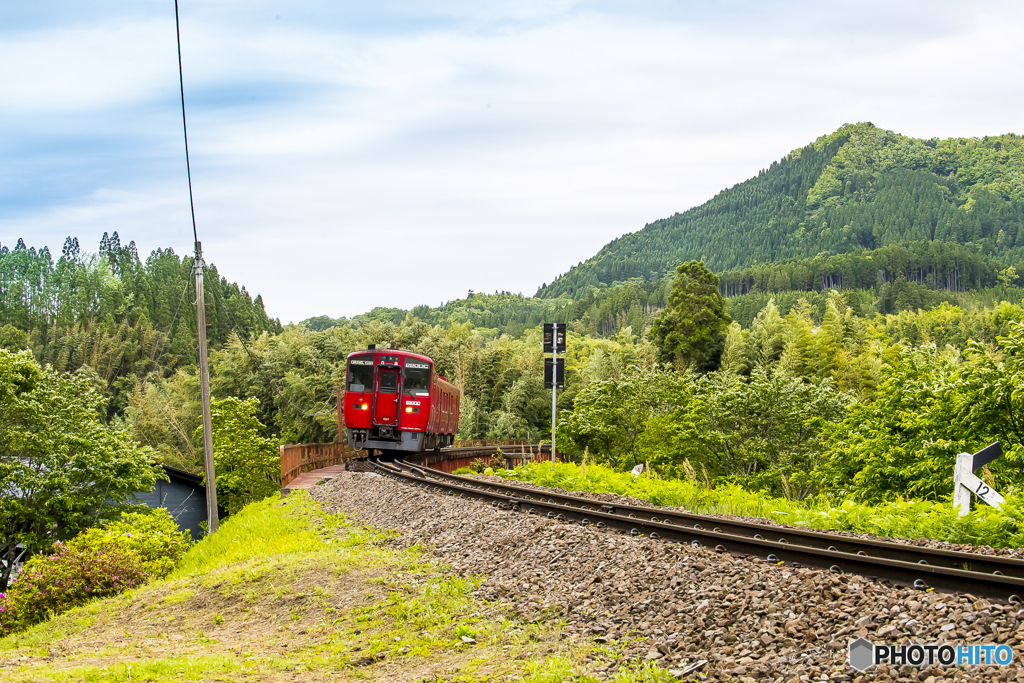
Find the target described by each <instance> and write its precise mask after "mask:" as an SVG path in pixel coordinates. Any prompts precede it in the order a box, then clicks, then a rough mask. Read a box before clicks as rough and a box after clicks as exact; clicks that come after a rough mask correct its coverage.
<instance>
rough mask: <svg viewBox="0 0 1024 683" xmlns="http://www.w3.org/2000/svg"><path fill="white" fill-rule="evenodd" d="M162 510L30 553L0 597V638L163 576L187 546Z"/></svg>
mask: <svg viewBox="0 0 1024 683" xmlns="http://www.w3.org/2000/svg"><path fill="white" fill-rule="evenodd" d="M191 542H192V541H191V538H190V537H189V535H188V534H186V533H182V532H180V531H178V528H177V526H176V525H175V524H174V520H173V519H172V518H171V516H170V514H169V513H168V512H167V511H166V510H163V509H159V510H155V511H153V512H151V513H143V514H139V513H125V514H122V515H121V519H120V520H119V521H117V522H111V523H110V524H108V525H107V526H105V527H103V528H102V529H88V530H87V531H85V532H83V533H81V534H79V535H78V536H76V537H75V538H73V539H71V540H70V541H68V542H67V543H60V542H57V543H54V544H53V550H54V552H53V554H52V555H43V554H39V555H35V556H33V557H32V559H30V560H29V561H28V562H26V563H25V566H24V568H23V569H22V571H21V573H20V574H18V576H17V577H16V578H14V579H13V580H12V581H11V582H10V584H9V585H8V588H7V593H6V594H3V593H0V635H7V634H8V633H11V632H13V631H17V630H21V629H23V628H27V627H29V626H31V625H33V624H37V623H39V622H41V621H45V620H46V619H49V618H50V617H51V616H54V615H57V614H60V613H62V612H65V611H67V610H69V609H71V608H72V607H77V606H78V605H82V604H85V603H86V602H88V601H89V600H92V599H93V598H102V597H107V596H110V595H117V594H118V593H122V592H124V591H126V590H128V589H130V588H135V587H136V586H140V585H142V584H143V583H145V582H147V581H149V580H150V579H157V578H162V577H164V576H166V575H167V574H168V573H170V571H171V570H172V569H173V568H174V565H175V564H177V562H178V560H179V559H180V558H181V556H182V555H184V554H185V551H186V550H187V549H188V547H189V545H190V544H191Z"/></svg>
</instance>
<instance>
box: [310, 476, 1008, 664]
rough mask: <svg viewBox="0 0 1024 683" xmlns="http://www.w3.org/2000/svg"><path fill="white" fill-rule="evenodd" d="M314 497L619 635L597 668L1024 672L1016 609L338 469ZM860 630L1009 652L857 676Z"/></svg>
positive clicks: (486, 588) (502, 589)
mask: <svg viewBox="0 0 1024 683" xmlns="http://www.w3.org/2000/svg"><path fill="white" fill-rule="evenodd" d="M311 495H312V496H313V497H314V498H316V499H317V500H319V501H321V502H323V503H325V504H326V505H327V506H328V507H329V508H331V509H333V510H338V511H343V512H345V513H347V514H349V515H351V516H354V517H356V518H358V519H360V520H361V521H363V522H364V523H366V524H368V525H371V526H374V527H377V528H381V529H390V530H394V531H396V532H398V534H399V535H398V536H397V537H396V538H395V539H393V540H392V541H390V542H393V543H396V544H399V545H402V546H409V545H415V544H423V545H425V546H426V547H428V548H430V549H431V551H432V552H433V553H434V554H435V556H436V557H437V558H438V559H439V560H440V561H442V562H444V563H446V564H447V565H448V566H450V567H451V568H452V570H453V571H454V572H456V573H458V574H460V575H481V576H484V577H486V578H485V580H484V582H483V583H482V584H481V586H480V589H479V591H478V595H479V597H481V598H485V599H488V600H500V601H502V602H506V603H509V604H511V605H513V606H514V607H515V608H516V609H517V610H518V611H519V612H520V613H521V614H522V615H523V616H524V617H525V618H528V619H529V618H536V617H539V616H541V615H546V616H552V617H553V616H555V615H557V616H559V617H560V618H561V619H563V620H564V621H565V622H566V626H565V629H566V631H567V632H568V635H572V634H575V635H577V636H579V637H585V638H589V639H595V640H597V641H598V642H604V641H613V640H614V641H616V642H617V643H618V644H619V649H620V650H621V651H622V653H623V658H622V659H621V660H617V661H613V662H611V664H610V665H609V666H607V668H604V673H605V674H610V673H612V672H614V671H615V669H616V668H617V667H618V666H620V665H621V663H622V662H624V661H629V660H632V661H638V660H639V661H647V660H651V661H655V660H656V661H657V662H658V663H659V665H660V666H662V667H663V668H665V669H668V670H670V671H673V672H675V673H677V674H681V672H683V671H685V670H687V669H688V668H690V667H693V666H694V665H695V664H697V663H699V662H701V661H704V660H706V661H707V664H706V665H705V666H704V667H703V668H702V669H700V671H699V675H700V676H702V677H706V678H708V679H711V680H722V681H726V680H742V679H747V678H753V679H755V680H782V681H801V682H810V681H821V680H835V681H846V680H852V681H860V680H864V681H868V680H879V681H888V680H898V681H925V682H929V681H934V680H951V679H956V680H995V681H1004V680H1020V681H1024V668H1022V667H1021V666H1020V662H1019V654H1018V647H1019V645H1020V643H1021V640H1022V637H1024V629H1022V624H1024V610H1021V609H1020V605H1005V604H999V603H993V602H991V601H988V600H985V599H981V598H975V597H972V596H969V595H950V594H943V593H934V592H927V593H926V592H921V591H915V590H911V589H904V588H898V587H894V586H891V585H887V584H882V583H880V582H877V581H873V580H870V579H865V578H863V577H859V576H854V575H850V574H834V573H830V572H826V571H819V570H815V569H809V568H793V567H790V566H787V565H781V566H780V565H776V564H773V563H768V562H765V561H759V560H757V559H752V558H741V557H738V556H733V555H729V554H727V553H721V554H719V553H716V552H715V551H713V550H709V549H705V548H694V547H692V546H686V545H679V544H674V543H668V542H662V541H657V540H652V539H650V538H646V537H631V536H628V535H624V534H620V533H617V532H614V531H609V530H602V529H598V528H596V527H583V526H580V525H576V524H569V523H563V522H557V521H554V520H549V519H547V518H546V517H539V516H532V515H528V514H525V513H521V512H512V511H508V510H501V509H498V508H495V507H491V506H490V505H488V504H486V503H481V502H478V501H475V500H465V499H459V498H455V497H450V496H443V495H439V494H436V493H430V492H427V491H424V490H423V489H419V488H414V487H410V486H408V485H405V484H402V483H399V482H396V481H394V480H391V479H386V478H384V477H381V476H379V475H376V474H368V473H355V472H352V473H342V474H339V475H337V476H335V477H334V478H333V479H332V480H330V481H327V482H326V483H325V484H324V485H322V486H315V487H313V488H312V490H311ZM860 636H863V637H865V638H867V639H868V640H870V641H873V642H877V643H889V644H898V643H902V644H909V643H922V644H926V643H944V642H948V643H953V644H961V643H966V644H975V643H1006V644H1009V645H1010V646H1011V647H1012V648H1013V649H1014V661H1013V663H1012V665H1011V666H1009V667H996V666H991V667H972V668H967V667H964V668H956V667H952V668H947V669H942V668H939V667H937V666H936V667H930V668H924V669H921V668H917V667H913V666H910V665H904V666H902V667H894V666H881V667H875V668H872V669H869V670H868V671H867V672H865V673H863V674H862V673H860V672H858V671H856V670H855V669H853V668H851V667H849V666H848V665H847V662H846V659H847V646H848V643H849V641H850V640H853V639H854V638H857V637H860ZM623 643H625V644H624V645H623ZM603 666H604V664H602V663H599V662H595V667H596V668H598V669H599V670H600V669H601V668H602V667H603ZM687 678H689V676H688V677H687Z"/></svg>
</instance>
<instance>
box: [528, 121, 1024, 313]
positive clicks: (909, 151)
mask: <svg viewBox="0 0 1024 683" xmlns="http://www.w3.org/2000/svg"><path fill="white" fill-rule="evenodd" d="M1022 169H1024V138H1021V137H1020V136H1018V135H1014V134H1007V135H1000V136H989V137H985V138H982V139H977V138H971V139H964V138H950V139H947V140H937V139H933V140H919V139H915V138H908V137H906V136H903V135H898V134H896V133H893V132H891V131H885V130H881V129H879V128H876V127H875V126H873V125H872V124H870V123H860V124H856V125H846V126H843V127H842V128H840V129H839V130H838V131H836V132H835V133H832V134H831V135H826V136H823V137H821V138H819V139H818V140H816V141H815V142H814V143H812V144H810V145H808V146H806V147H803V148H801V149H797V150H795V151H793V152H791V153H790V154H789V155H787V156H786V157H785V158H783V159H782V160H780V161H777V162H773V163H772V164H771V166H770V167H769V168H768V169H766V170H762V171H761V172H760V173H759V174H758V175H757V176H756V177H754V178H751V179H750V180H747V181H745V182H743V183H740V184H738V185H735V186H734V187H732V188H730V189H727V190H723V191H722V192H720V193H719V194H718V195H716V196H715V197H714V198H712V199H711V200H709V201H708V202H706V203H704V204H702V205H701V206H698V207H695V208H693V209H690V210H689V211H686V212H685V213H681V214H676V215H674V216H672V217H670V218H666V219H663V220H659V221H655V222H654V223H650V224H648V225H647V226H645V227H644V229H642V230H640V231H638V232H635V233H631V234H628V235H625V236H623V237H620V238H619V239H617V240H614V241H612V242H610V243H609V244H607V245H606V246H605V247H604V248H603V249H602V250H601V251H600V252H599V253H598V254H597V255H596V256H594V257H593V258H591V259H589V260H587V261H586V262H584V263H581V264H579V265H578V266H576V267H574V268H572V269H571V270H570V271H569V272H568V273H566V274H565V275H563V276H561V277H560V278H558V279H557V280H555V282H553V283H551V284H550V285H547V286H545V287H542V288H541V289H540V291H539V292H538V295H539V296H542V297H545V298H550V297H559V296H566V295H567V296H570V297H573V298H576V297H579V296H581V295H585V294H586V291H587V290H588V289H589V288H592V287H602V286H607V285H611V284H612V283H615V282H621V281H625V280H628V279H630V278H641V279H643V280H644V281H647V282H652V281H657V280H660V279H661V278H662V277H664V276H665V275H667V274H669V273H671V272H672V271H673V270H674V269H675V267H676V266H677V265H678V264H680V263H683V262H685V261H688V260H691V259H701V260H703V261H704V262H705V263H707V265H708V267H710V268H711V269H713V270H715V271H723V270H732V269H737V268H746V267H748V266H752V265H753V264H756V263H771V262H773V261H780V260H785V259H794V258H810V257H814V256H815V255H817V254H820V253H825V254H841V253H846V252H854V251H857V250H859V249H878V248H880V247H885V246H887V245H892V244H897V243H901V242H920V241H922V240H927V241H931V240H935V241H940V242H942V241H948V242H954V243H957V244H962V245H965V246H969V247H970V249H971V250H973V251H976V252H979V253H981V254H985V255H993V256H998V257H1000V258H1002V259H1004V260H1006V261H1007V262H1008V263H1009V265H1014V264H1019V263H1020V262H1021V259H1022V256H1024V230H1022V229H1021V228H1022V227H1024V170H1022ZM951 284H953V285H955V283H951ZM825 286H826V287H829V286H835V285H834V284H829V283H826V285H825ZM780 289H789V287H780ZM795 289H799V287H795Z"/></svg>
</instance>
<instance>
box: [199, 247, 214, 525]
mask: <svg viewBox="0 0 1024 683" xmlns="http://www.w3.org/2000/svg"><path fill="white" fill-rule="evenodd" d="M195 266H196V309H197V312H198V314H199V386H200V391H201V392H202V394H203V464H204V465H205V468H206V519H207V525H208V527H207V531H208V533H211V534H212V533H213V532H215V531H217V527H219V526H220V523H219V520H218V518H217V473H216V471H215V469H214V465H213V419H212V417H211V415H210V362H209V358H208V357H207V353H206V301H205V299H204V298H203V269H204V268H206V263H205V262H204V261H203V245H202V242H196V264H195Z"/></svg>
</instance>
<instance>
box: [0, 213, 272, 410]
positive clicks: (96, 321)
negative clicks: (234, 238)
mask: <svg viewBox="0 0 1024 683" xmlns="http://www.w3.org/2000/svg"><path fill="white" fill-rule="evenodd" d="M193 260H194V259H193V257H191V256H185V257H184V258H179V257H178V255H177V254H175V253H174V250H173V249H157V250H156V251H154V252H152V253H151V254H150V255H149V257H147V258H146V260H145V261H142V260H141V259H140V258H139V254H138V251H137V249H136V247H135V242H134V241H133V242H130V243H129V244H128V245H127V246H121V240H120V238H119V236H118V234H117V233H116V232H115V233H114V234H113V235H112V236H108V235H107V234H106V233H104V234H103V239H102V240H101V241H100V245H99V251H98V252H97V253H96V254H92V255H87V254H85V253H83V251H82V249H81V247H80V245H79V243H78V239H77V238H71V237H69V238H68V239H67V240H66V241H65V242H64V248H63V250H62V252H61V255H60V257H59V258H57V259H56V260H54V258H53V255H52V254H51V253H50V250H49V248H48V247H46V246H43V247H41V248H40V249H38V251H37V250H36V248H35V247H34V246H33V247H28V246H27V245H26V244H25V242H24V240H21V239H19V240H18V242H17V244H16V245H15V247H14V248H13V249H10V248H8V247H6V246H0V346H2V347H4V348H8V349H10V350H19V349H23V348H27V349H31V350H32V352H33V354H34V355H35V356H36V359H37V360H39V361H40V362H42V363H45V364H49V365H52V366H53V368H54V369H56V370H58V371H61V372H63V371H76V370H79V369H82V368H83V367H88V368H89V369H91V370H92V371H94V372H95V373H96V378H97V381H98V382H102V384H103V389H104V390H105V391H107V392H108V393H109V395H110V396H111V399H112V400H111V401H110V404H109V410H110V413H111V415H113V414H114V413H116V412H120V411H121V410H123V409H124V407H125V405H126V404H127V400H128V394H130V393H131V392H132V390H133V389H134V388H135V385H136V383H137V381H138V380H139V379H141V378H143V377H146V376H147V375H149V374H150V373H152V372H154V371H159V372H160V373H161V374H163V375H164V376H168V375H169V374H170V373H172V372H173V371H174V370H175V369H176V368H178V367H182V366H189V365H192V364H194V363H196V362H197V358H198V356H197V353H198V352H197V349H198V344H197V341H196V309H195V306H194V305H192V302H193V301H194V300H195V286H194V284H195V280H194V276H193V273H192V262H193ZM204 290H205V294H206V309H207V311H206V320H207V325H208V334H209V339H210V343H211V344H213V345H220V344H223V343H224V342H225V341H226V340H227V338H228V336H229V335H230V334H231V331H232V330H233V329H236V328H237V329H238V330H239V332H240V333H242V334H246V335H254V334H259V333H260V332H271V333H278V332H280V331H281V329H282V328H281V323H280V321H279V320H276V319H271V318H269V317H268V316H267V313H266V311H265V310H264V309H263V299H262V298H261V297H259V296H257V297H256V299H255V301H254V300H253V299H252V297H250V296H249V293H248V292H247V291H246V290H245V287H239V286H238V284H236V283H233V282H232V283H229V282H228V281H227V280H226V279H224V278H222V277H220V275H219V273H218V272H217V267H216V266H214V265H209V266H208V268H207V271H206V276H205V278H204ZM186 299H187V300H186Z"/></svg>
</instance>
